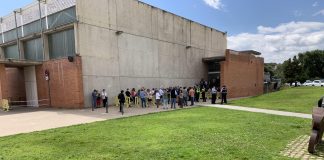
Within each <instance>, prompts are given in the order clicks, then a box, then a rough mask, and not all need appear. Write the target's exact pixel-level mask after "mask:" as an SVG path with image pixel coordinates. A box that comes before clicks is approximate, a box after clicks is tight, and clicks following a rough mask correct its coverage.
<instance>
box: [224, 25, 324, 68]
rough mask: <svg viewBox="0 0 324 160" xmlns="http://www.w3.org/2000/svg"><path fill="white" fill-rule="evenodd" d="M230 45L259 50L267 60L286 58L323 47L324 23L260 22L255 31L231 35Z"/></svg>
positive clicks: (276, 60)
mask: <svg viewBox="0 0 324 160" xmlns="http://www.w3.org/2000/svg"><path fill="white" fill-rule="evenodd" d="M228 48H230V49H234V50H250V49H252V50H256V51H259V52H261V53H262V56H263V57H264V58H265V62H277V63H280V62H283V61H285V60H287V59H288V58H291V57H293V56H294V55H297V54H298V53H301V52H305V51H309V50H315V49H324V23H321V22H289V23H285V24H280V25H278V26H276V27H264V26H259V27H258V32H257V33H256V34H252V33H241V34H238V35H234V36H229V37H228Z"/></svg>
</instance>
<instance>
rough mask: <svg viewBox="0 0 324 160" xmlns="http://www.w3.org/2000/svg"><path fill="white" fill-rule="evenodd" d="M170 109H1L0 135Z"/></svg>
mask: <svg viewBox="0 0 324 160" xmlns="http://www.w3.org/2000/svg"><path fill="white" fill-rule="evenodd" d="M170 110H171V109H168V110H163V109H161V108H159V109H157V108H156V107H150V108H146V109H142V108H125V114H124V115H121V113H120V112H119V107H110V108H109V113H108V114H106V113H105V108H99V109H96V110H95V111H94V112H92V111H91V109H90V108H89V109H75V110H67V109H52V108H17V109H14V110H12V111H10V112H3V111H0V137H3V136H9V135H15V134H20V133H30V132H34V131H42V130H47V129H53V128H59V127H66V126H71V125H78V124H85V123H91V122H96V121H104V120H108V119H116V118H123V117H130V116H136V115H144V114H149V113H156V112H163V111H170Z"/></svg>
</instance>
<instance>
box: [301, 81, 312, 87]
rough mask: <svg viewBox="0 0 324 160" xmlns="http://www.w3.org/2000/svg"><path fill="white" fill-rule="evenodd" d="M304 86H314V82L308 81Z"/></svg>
mask: <svg viewBox="0 0 324 160" xmlns="http://www.w3.org/2000/svg"><path fill="white" fill-rule="evenodd" d="M303 86H313V81H310V80H307V81H306V82H305V83H303Z"/></svg>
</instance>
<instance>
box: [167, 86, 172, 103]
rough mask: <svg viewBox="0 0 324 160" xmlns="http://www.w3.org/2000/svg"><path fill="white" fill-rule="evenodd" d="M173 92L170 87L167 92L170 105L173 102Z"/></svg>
mask: <svg viewBox="0 0 324 160" xmlns="http://www.w3.org/2000/svg"><path fill="white" fill-rule="evenodd" d="M171 90H172V88H171V87H169V88H168V91H167V93H168V104H170V102H171Z"/></svg>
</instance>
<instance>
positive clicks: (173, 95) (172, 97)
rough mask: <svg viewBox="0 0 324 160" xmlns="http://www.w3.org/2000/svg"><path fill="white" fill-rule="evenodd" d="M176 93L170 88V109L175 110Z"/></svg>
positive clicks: (174, 89)
mask: <svg viewBox="0 0 324 160" xmlns="http://www.w3.org/2000/svg"><path fill="white" fill-rule="evenodd" d="M177 95H178V94H177V91H176V88H175V87H174V88H172V90H171V109H176V104H177Z"/></svg>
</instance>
